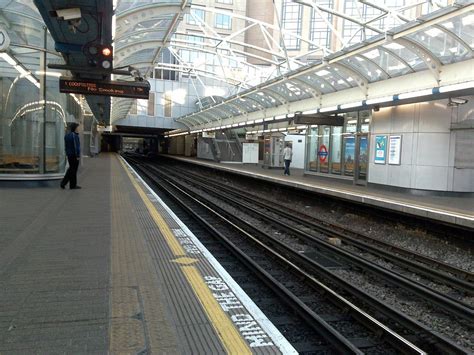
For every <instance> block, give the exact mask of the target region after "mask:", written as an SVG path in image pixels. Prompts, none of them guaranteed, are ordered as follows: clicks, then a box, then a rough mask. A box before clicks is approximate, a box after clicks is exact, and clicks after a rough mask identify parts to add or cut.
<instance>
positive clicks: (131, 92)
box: [59, 78, 150, 99]
mask: <svg viewBox="0 0 474 355" xmlns="http://www.w3.org/2000/svg"><path fill="white" fill-rule="evenodd" d="M59 91H60V92H64V93H74V94H82V95H99V96H118V97H129V98H132V99H148V96H149V92H150V84H149V83H148V82H147V81H145V82H124V81H98V80H80V79H72V78H60V79H59Z"/></svg>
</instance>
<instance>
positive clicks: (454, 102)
mask: <svg viewBox="0 0 474 355" xmlns="http://www.w3.org/2000/svg"><path fill="white" fill-rule="evenodd" d="M468 102H469V100H468V99H463V98H461V97H450V98H449V101H448V106H459V105H464V104H467V103H468Z"/></svg>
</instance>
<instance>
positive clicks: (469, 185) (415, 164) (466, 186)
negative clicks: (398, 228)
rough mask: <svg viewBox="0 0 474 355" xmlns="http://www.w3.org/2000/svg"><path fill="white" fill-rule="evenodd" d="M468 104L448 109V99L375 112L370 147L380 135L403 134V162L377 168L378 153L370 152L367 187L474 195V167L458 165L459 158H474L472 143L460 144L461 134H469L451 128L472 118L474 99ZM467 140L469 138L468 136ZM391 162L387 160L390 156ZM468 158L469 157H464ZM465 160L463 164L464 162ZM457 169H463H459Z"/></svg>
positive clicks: (473, 141)
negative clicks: (375, 154) (471, 193)
mask: <svg viewBox="0 0 474 355" xmlns="http://www.w3.org/2000/svg"><path fill="white" fill-rule="evenodd" d="M466 99H468V100H469V101H468V103H467V104H464V105H460V106H456V105H454V106H453V105H449V104H448V103H449V101H448V100H438V101H432V102H423V103H417V104H409V105H401V106H397V107H391V108H382V109H380V111H378V112H374V113H373V120H372V126H371V147H375V136H376V135H387V136H389V135H401V136H402V150H401V164H400V165H389V164H388V161H387V163H386V164H375V163H374V151H373V149H371V152H370V163H369V178H368V181H369V183H376V184H382V185H390V186H397V187H404V188H410V189H422V190H435V191H458V192H474V181H473V180H474V179H473V177H474V164H473V166H472V167H471V166H470V165H469V164H467V165H466V164H464V163H463V164H462V165H463V166H462V167H461V166H460V165H459V164H458V163H459V161H460V160H461V157H466V156H474V135H473V136H472V137H471V143H472V144H467V145H466V144H465V142H464V141H465V140H464V141H463V142H464V143H463V144H462V145H463V147H462V148H460V144H461V141H462V140H461V139H459V138H457V136H460V135H463V137H464V136H465V135H466V132H467V131H466V129H467V130H469V129H468V127H470V125H469V124H466V126H467V127H466V128H462V129H461V130H459V129H457V130H453V128H452V127H453V124H459V122H461V123H462V124H463V123H466V122H470V121H469V120H472V112H474V97H472V96H470V97H466ZM468 141H469V138H468ZM387 160H388V157H387ZM464 160H465V159H464ZM464 160H463V161H464ZM458 165H459V166H458Z"/></svg>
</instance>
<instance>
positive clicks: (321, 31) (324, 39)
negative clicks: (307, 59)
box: [309, 0, 333, 49]
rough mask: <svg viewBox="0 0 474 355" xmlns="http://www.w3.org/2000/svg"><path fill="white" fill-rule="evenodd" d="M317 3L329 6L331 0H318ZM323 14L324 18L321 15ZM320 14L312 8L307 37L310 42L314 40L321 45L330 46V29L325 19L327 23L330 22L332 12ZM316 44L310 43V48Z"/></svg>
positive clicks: (330, 5) (313, 47)
mask: <svg viewBox="0 0 474 355" xmlns="http://www.w3.org/2000/svg"><path fill="white" fill-rule="evenodd" d="M318 5H321V6H324V7H328V8H331V7H332V5H333V1H332V0H329V1H327V0H326V1H320V2H318ZM321 15H322V16H324V18H322V17H321ZM321 15H320V14H319V13H318V12H316V11H315V10H313V11H312V12H311V24H310V30H309V38H310V40H311V41H312V42H315V43H316V44H317V45H319V46H321V47H326V48H330V47H331V31H330V30H329V27H328V25H327V23H326V21H325V20H327V21H328V22H329V23H331V22H332V14H330V13H327V12H321ZM315 48H317V47H316V46H313V45H311V47H310V49H315Z"/></svg>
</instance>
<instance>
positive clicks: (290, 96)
mask: <svg viewBox="0 0 474 355" xmlns="http://www.w3.org/2000/svg"><path fill="white" fill-rule="evenodd" d="M473 34H474V4H473V3H472V2H471V1H457V2H455V3H454V5H453V6H447V7H445V8H442V9H440V10H438V11H436V12H433V13H431V14H429V15H426V16H423V17H421V18H419V19H417V20H415V21H411V22H408V23H406V24H404V25H401V26H399V27H396V28H395V29H392V30H390V31H386V32H385V33H380V34H379V35H376V36H374V37H372V38H370V39H367V40H366V41H364V42H362V43H359V44H356V45H352V46H348V47H343V49H342V50H341V51H338V52H337V53H332V54H329V55H327V56H326V57H324V58H323V59H322V60H320V61H318V62H317V63H314V64H311V65H307V66H304V67H301V68H298V69H296V70H293V71H291V72H289V73H286V74H284V75H281V76H280V77H278V78H276V79H273V80H270V81H268V82H265V83H262V84H260V85H257V86H255V87H253V88H251V89H249V90H246V91H243V92H240V93H238V94H236V95H234V96H232V97H229V98H227V100H226V101H224V102H222V103H219V104H216V105H212V106H210V107H207V108H204V109H202V110H200V111H198V112H194V113H191V114H189V115H186V116H184V117H181V118H179V119H178V121H179V122H182V123H184V124H186V125H187V126H188V127H190V129H193V130H196V129H206V128H209V127H217V128H219V127H225V126H227V125H228V123H232V124H233V123H235V122H239V123H240V122H249V124H253V123H254V121H255V120H253V119H254V118H273V119H274V118H275V117H276V116H280V115H284V117H285V118H286V114H287V113H291V111H293V112H295V111H305V110H307V111H308V112H332V111H338V110H340V109H341V108H342V109H344V108H348V107H358V106H364V105H370V104H374V103H377V102H379V103H380V102H384V100H385V101H393V100H398V99H403V98H408V97H416V95H418V96H423V95H431V94H436V93H437V90H440V89H437V88H440V87H441V86H446V85H449V84H462V83H463V82H467V83H468V84H464V86H462V85H461V86H460V87H461V88H464V87H466V88H470V86H469V85H471V86H472V83H473V80H474V77H473V76H474V75H473V73H474V71H473V68H474V64H473V51H474V37H473ZM405 77H411V78H412V80H403V79H404V78H405ZM396 78H399V79H400V80H397V81H396V84H395V81H394V80H393V79H396ZM381 83H385V85H381ZM466 85H467V86H466ZM423 90H425V91H423ZM442 90H444V89H442V88H441V91H442ZM342 93H344V94H342ZM413 95H415V96H413ZM314 98H316V100H314ZM310 99H311V100H310ZM272 100H275V102H273V101H272ZM250 102H258V103H261V104H262V105H264V106H265V107H266V108H267V109H268V110H262V109H261V108H260V107H259V105H256V104H250V105H249V103H250ZM292 103H301V104H298V105H296V104H294V105H292V106H291V110H288V107H289V105H290V104H292ZM231 106H232V107H238V108H239V109H240V110H241V112H243V113H241V114H234V113H232V109H233V108H232V109H231V108H230V107H231ZM278 107H279V109H277V108H278ZM229 113H232V114H231V115H230V116H231V117H229ZM209 117H214V118H215V119H214V121H213V122H209Z"/></svg>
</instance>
